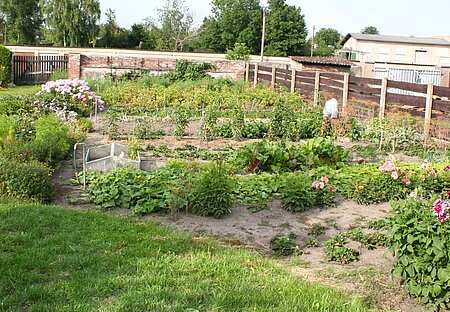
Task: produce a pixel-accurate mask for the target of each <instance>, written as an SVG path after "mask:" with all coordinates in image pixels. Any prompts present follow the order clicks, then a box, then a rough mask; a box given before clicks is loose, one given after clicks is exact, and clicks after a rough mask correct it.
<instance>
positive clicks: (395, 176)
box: [391, 171, 398, 180]
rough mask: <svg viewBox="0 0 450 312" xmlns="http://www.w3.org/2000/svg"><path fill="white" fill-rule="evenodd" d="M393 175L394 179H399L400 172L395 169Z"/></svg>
mask: <svg viewBox="0 0 450 312" xmlns="http://www.w3.org/2000/svg"><path fill="white" fill-rule="evenodd" d="M391 177H392V179H394V180H397V179H398V172H397V171H393V172H392V173H391Z"/></svg>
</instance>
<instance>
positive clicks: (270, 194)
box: [233, 173, 283, 211]
mask: <svg viewBox="0 0 450 312" xmlns="http://www.w3.org/2000/svg"><path fill="white" fill-rule="evenodd" d="M234 181H235V188H234V191H233V193H234V196H235V198H236V200H237V201H239V202H242V203H245V204H249V205H250V208H251V209H253V210H254V211H259V210H262V209H266V208H267V202H268V201H269V200H271V199H273V198H274V197H276V196H278V195H279V191H280V188H281V186H282V185H283V181H282V176H280V175H272V174H267V173H261V174H258V175H243V176H242V175H237V176H234Z"/></svg>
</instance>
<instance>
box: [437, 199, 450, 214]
mask: <svg viewBox="0 0 450 312" xmlns="http://www.w3.org/2000/svg"><path fill="white" fill-rule="evenodd" d="M449 207H450V204H449V203H448V202H446V201H445V200H442V199H437V200H436V201H435V202H434V204H433V214H434V215H435V216H436V217H441V216H442V215H444V213H446V210H448V209H449Z"/></svg>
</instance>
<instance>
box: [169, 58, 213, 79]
mask: <svg viewBox="0 0 450 312" xmlns="http://www.w3.org/2000/svg"><path fill="white" fill-rule="evenodd" d="M214 68H215V67H214V65H212V64H210V63H200V64H195V63H192V62H189V61H188V60H179V61H178V62H177V65H176V67H175V71H173V72H170V73H168V74H166V75H167V77H168V78H169V80H170V81H171V82H172V83H173V82H175V81H180V80H181V81H183V80H199V79H202V78H205V77H207V76H208V74H207V73H206V71H207V70H209V69H214Z"/></svg>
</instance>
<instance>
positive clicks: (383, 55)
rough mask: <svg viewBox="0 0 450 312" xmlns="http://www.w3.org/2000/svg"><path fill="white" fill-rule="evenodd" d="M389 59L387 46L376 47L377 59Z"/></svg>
mask: <svg viewBox="0 0 450 312" xmlns="http://www.w3.org/2000/svg"><path fill="white" fill-rule="evenodd" d="M388 59H389V49H388V48H379V49H378V60H380V61H387V60H388Z"/></svg>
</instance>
